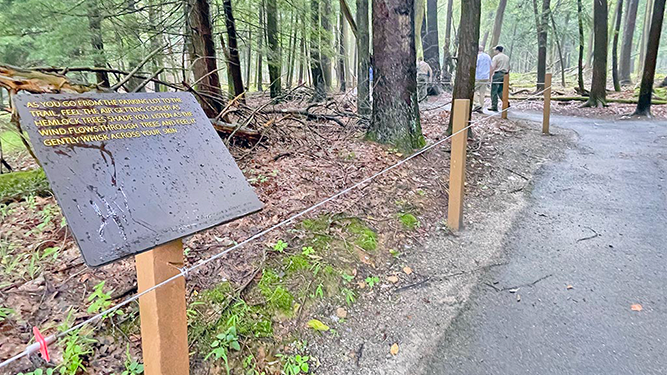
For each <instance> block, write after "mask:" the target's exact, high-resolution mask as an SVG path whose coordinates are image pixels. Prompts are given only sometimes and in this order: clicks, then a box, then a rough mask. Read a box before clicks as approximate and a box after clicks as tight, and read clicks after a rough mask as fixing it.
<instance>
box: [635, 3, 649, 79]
mask: <svg viewBox="0 0 667 375" xmlns="http://www.w3.org/2000/svg"><path fill="white" fill-rule="evenodd" d="M652 11H653V0H646V10H645V11H644V31H643V32H642V40H641V43H640V44H639V64H637V74H639V73H641V71H642V69H643V68H644V62H645V56H646V46H647V45H648V35H649V32H650V31H649V29H650V27H651V15H652V14H653V13H652Z"/></svg>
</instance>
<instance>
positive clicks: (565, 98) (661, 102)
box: [510, 96, 667, 105]
mask: <svg viewBox="0 0 667 375" xmlns="http://www.w3.org/2000/svg"><path fill="white" fill-rule="evenodd" d="M510 100H528V101H540V100H544V98H541V97H532V98H530V97H529V98H522V97H516V96H510ZM551 100H554V101H559V102H571V101H580V102H586V101H588V98H587V97H584V96H552V97H551ZM607 102H608V103H621V104H637V99H618V98H607ZM651 104H655V105H664V104H667V100H655V99H654V100H652V101H651Z"/></svg>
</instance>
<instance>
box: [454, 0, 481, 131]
mask: <svg viewBox="0 0 667 375" xmlns="http://www.w3.org/2000/svg"><path fill="white" fill-rule="evenodd" d="M481 9H482V4H481V0H466V1H462V2H461V23H460V26H459V52H458V63H457V64H456V81H455V82H454V92H453V94H452V97H453V99H470V104H471V105H472V102H473V95H474V93H475V70H476V68H477V52H478V51H479V22H480V16H481ZM453 121H454V113H453V112H452V113H451V115H450V116H449V126H448V128H447V134H448V135H449V134H452V126H453Z"/></svg>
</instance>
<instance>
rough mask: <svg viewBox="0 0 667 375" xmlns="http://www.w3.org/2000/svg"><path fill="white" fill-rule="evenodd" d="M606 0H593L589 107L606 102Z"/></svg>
mask: <svg viewBox="0 0 667 375" xmlns="http://www.w3.org/2000/svg"><path fill="white" fill-rule="evenodd" d="M607 16H608V7H607V0H593V24H594V27H595V51H594V52H593V81H592V83H591V94H590V96H589V98H588V103H586V105H587V106H589V107H603V106H605V105H606V104H607V46H608V45H609V44H608V40H607V39H608V34H607V24H608V19H607V18H608V17H607Z"/></svg>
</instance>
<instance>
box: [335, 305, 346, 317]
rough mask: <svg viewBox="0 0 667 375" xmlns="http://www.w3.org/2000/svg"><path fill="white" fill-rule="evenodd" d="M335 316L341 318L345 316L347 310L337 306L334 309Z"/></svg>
mask: <svg viewBox="0 0 667 375" xmlns="http://www.w3.org/2000/svg"><path fill="white" fill-rule="evenodd" d="M336 316H337V317H339V318H341V319H345V318H347V310H345V309H344V308H342V307H339V308H337V309H336Z"/></svg>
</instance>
